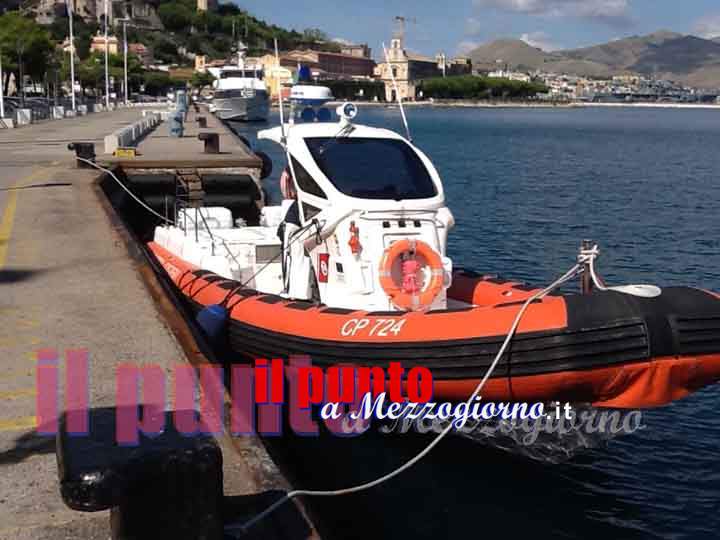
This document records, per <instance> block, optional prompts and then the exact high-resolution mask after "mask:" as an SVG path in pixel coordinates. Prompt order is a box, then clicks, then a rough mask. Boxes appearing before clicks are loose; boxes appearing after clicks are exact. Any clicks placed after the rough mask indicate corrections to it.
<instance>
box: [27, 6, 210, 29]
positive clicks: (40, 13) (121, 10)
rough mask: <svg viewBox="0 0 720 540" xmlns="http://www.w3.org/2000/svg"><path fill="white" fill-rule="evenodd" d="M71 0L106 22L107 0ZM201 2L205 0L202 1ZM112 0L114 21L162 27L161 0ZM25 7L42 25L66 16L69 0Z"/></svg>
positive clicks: (84, 15) (110, 16)
mask: <svg viewBox="0 0 720 540" xmlns="http://www.w3.org/2000/svg"><path fill="white" fill-rule="evenodd" d="M70 1H71V3H72V9H73V10H74V12H75V13H76V14H77V15H78V16H80V17H82V18H83V19H85V20H86V21H97V22H102V21H103V17H104V16H105V0H70ZM200 1H202V0H198V2H200ZM207 1H211V0H207ZM108 2H109V8H108V21H109V22H110V24H115V21H116V20H117V19H120V18H122V17H130V18H132V19H133V23H134V24H140V25H143V26H153V27H160V26H161V23H160V18H159V17H158V15H157V8H158V5H159V3H160V2H159V0H108ZM23 9H25V10H27V11H28V12H29V13H32V14H33V15H34V16H35V20H37V22H38V23H40V24H51V23H52V22H53V21H54V20H55V19H56V18H57V17H65V16H66V14H67V5H66V0H29V1H26V2H24V3H23Z"/></svg>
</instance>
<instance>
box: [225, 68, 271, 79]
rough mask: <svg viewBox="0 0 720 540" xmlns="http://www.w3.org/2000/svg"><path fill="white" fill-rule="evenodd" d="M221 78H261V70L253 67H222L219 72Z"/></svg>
mask: <svg viewBox="0 0 720 540" xmlns="http://www.w3.org/2000/svg"><path fill="white" fill-rule="evenodd" d="M220 78H221V79H235V78H250V79H260V80H262V78H263V72H262V70H254V69H224V70H223V71H221V72H220Z"/></svg>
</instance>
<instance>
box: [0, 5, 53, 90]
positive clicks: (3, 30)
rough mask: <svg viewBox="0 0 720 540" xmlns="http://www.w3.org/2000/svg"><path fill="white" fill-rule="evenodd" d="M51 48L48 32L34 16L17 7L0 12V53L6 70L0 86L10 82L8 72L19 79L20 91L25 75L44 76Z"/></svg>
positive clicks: (34, 78)
mask: <svg viewBox="0 0 720 540" xmlns="http://www.w3.org/2000/svg"><path fill="white" fill-rule="evenodd" d="M52 50H53V45H52V42H51V41H50V36H49V34H48V32H47V31H46V30H45V29H44V28H43V27H41V26H40V25H39V24H37V23H36V22H35V21H34V20H32V19H30V18H27V17H24V16H22V15H21V14H20V12H18V11H8V12H6V13H5V14H3V15H0V54H2V57H3V70H4V71H6V73H5V80H4V81H3V88H6V87H7V85H8V84H9V82H10V74H11V73H12V74H14V75H15V80H16V81H18V93H19V94H22V89H23V88H24V79H25V77H29V78H30V80H32V81H34V82H35V81H42V80H44V78H45V73H46V71H47V66H48V58H49V57H50V53H51V52H52Z"/></svg>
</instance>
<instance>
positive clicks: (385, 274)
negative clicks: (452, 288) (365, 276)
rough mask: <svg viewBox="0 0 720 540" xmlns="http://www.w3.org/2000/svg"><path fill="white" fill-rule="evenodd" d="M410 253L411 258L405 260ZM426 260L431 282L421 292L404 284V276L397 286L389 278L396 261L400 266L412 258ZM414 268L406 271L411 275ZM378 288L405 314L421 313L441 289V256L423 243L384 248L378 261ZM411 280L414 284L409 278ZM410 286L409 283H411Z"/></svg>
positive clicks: (394, 244) (400, 243) (396, 243)
mask: <svg viewBox="0 0 720 540" xmlns="http://www.w3.org/2000/svg"><path fill="white" fill-rule="evenodd" d="M407 254H409V255H410V256H411V257H413V259H409V258H407ZM416 254H417V255H420V256H421V257H423V258H424V259H425V261H426V262H427V265H428V266H429V268H430V271H431V272H430V279H429V280H428V283H427V285H426V286H425V287H423V289H422V290H417V289H415V288H413V287H412V286H410V287H408V286H407V285H408V283H406V278H407V277H408V276H407V275H405V276H403V278H404V279H403V283H402V284H401V285H398V284H397V283H396V282H395V280H394V279H393V276H392V269H393V265H394V264H395V263H396V261H397V260H398V259H400V258H401V257H403V256H406V257H405V258H404V259H401V260H402V262H403V264H405V263H407V262H408V261H411V260H414V255H416ZM412 269H413V267H412V266H410V268H409V270H410V271H411V272H412ZM379 275H380V286H381V287H382V288H383V290H384V291H385V294H387V295H388V297H389V298H390V301H391V302H392V303H393V304H394V305H395V306H396V307H398V308H400V309H404V310H407V311H421V310H423V309H425V308H427V307H429V306H430V305H432V303H433V301H434V300H435V298H437V295H438V294H440V292H441V291H442V289H443V283H444V275H445V270H444V267H443V263H442V259H441V258H440V255H439V254H438V253H437V252H436V251H435V250H434V249H433V248H431V247H430V246H429V245H428V244H426V243H425V242H423V241H422V240H408V239H405V240H398V241H397V242H394V243H393V244H391V245H390V246H388V247H387V249H385V252H384V253H383V256H382V258H381V260H380V274H379ZM410 281H411V282H412V281H414V279H412V277H411V276H410ZM411 284H412V283H411Z"/></svg>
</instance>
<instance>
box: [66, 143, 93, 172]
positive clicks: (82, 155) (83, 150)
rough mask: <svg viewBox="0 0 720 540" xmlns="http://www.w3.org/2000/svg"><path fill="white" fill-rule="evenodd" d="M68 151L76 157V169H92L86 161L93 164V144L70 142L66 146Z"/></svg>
mask: <svg viewBox="0 0 720 540" xmlns="http://www.w3.org/2000/svg"><path fill="white" fill-rule="evenodd" d="M68 150H70V151H71V152H75V155H76V156H77V158H78V159H77V161H76V166H77V168H78V169H92V168H93V166H92V165H90V164H89V163H88V161H92V162H93V163H94V162H95V157H96V156H95V143H91V142H72V143H70V144H68Z"/></svg>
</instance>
